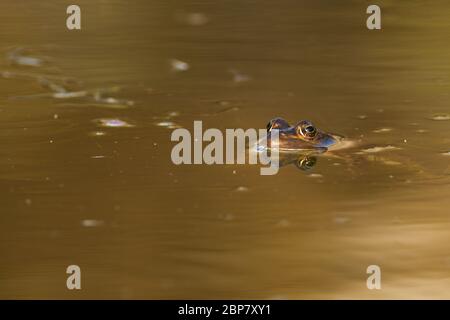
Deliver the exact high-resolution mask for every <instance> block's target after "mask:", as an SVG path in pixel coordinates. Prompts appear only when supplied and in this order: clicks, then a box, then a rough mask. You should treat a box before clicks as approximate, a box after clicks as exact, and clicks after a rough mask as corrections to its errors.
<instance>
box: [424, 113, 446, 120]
mask: <svg viewBox="0 0 450 320" xmlns="http://www.w3.org/2000/svg"><path fill="white" fill-rule="evenodd" d="M429 119H430V120H435V121H445V120H450V114H448V113H436V114H434V115H432V116H431V118H429Z"/></svg>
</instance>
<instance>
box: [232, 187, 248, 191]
mask: <svg viewBox="0 0 450 320" xmlns="http://www.w3.org/2000/svg"><path fill="white" fill-rule="evenodd" d="M248 190H249V189H248V188H247V187H244V186H239V187H237V188H236V189H234V191H236V192H247V191H248Z"/></svg>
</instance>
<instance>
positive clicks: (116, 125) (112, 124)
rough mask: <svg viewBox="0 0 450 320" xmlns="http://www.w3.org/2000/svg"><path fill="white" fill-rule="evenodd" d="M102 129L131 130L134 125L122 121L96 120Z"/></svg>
mask: <svg viewBox="0 0 450 320" xmlns="http://www.w3.org/2000/svg"><path fill="white" fill-rule="evenodd" d="M95 122H97V123H98V124H99V125H100V126H102V127H111V128H131V127H134V125H132V124H129V123H128V122H125V121H123V120H120V119H97V120H95Z"/></svg>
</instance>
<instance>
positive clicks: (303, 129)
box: [298, 123, 317, 139]
mask: <svg viewBox="0 0 450 320" xmlns="http://www.w3.org/2000/svg"><path fill="white" fill-rule="evenodd" d="M298 131H299V134H301V135H302V136H303V137H305V138H307V139H313V138H314V137H315V136H316V134H317V129H316V127H314V126H313V125H312V124H311V123H305V124H302V125H300V126H299V127H298Z"/></svg>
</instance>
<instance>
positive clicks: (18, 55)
mask: <svg viewBox="0 0 450 320" xmlns="http://www.w3.org/2000/svg"><path fill="white" fill-rule="evenodd" d="M24 51H25V49H23V48H16V49H14V50H12V51H11V52H9V53H8V54H7V55H6V56H7V59H8V60H9V62H11V63H12V64H16V65H20V66H26V67H41V66H42V65H43V64H44V60H43V59H41V58H37V57H32V56H26V55H24Z"/></svg>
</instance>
